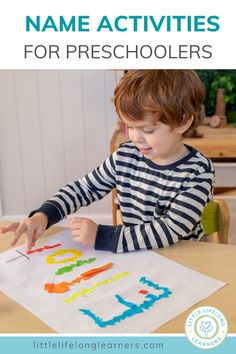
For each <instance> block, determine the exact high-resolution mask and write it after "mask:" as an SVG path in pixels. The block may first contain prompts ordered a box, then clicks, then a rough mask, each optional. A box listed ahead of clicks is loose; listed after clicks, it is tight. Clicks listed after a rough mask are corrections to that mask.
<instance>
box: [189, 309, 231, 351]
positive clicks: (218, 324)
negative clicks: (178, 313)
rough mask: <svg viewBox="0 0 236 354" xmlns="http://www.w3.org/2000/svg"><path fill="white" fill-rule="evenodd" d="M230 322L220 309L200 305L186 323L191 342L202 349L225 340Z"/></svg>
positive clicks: (210, 347)
mask: <svg viewBox="0 0 236 354" xmlns="http://www.w3.org/2000/svg"><path fill="white" fill-rule="evenodd" d="M227 329H228V324H227V321H226V318H225V316H224V315H223V313H222V312H220V311H219V310H218V309H216V308H214V307H210V306H204V307H198V308H196V309H195V310H194V311H192V312H191V313H190V315H189V316H188V318H187V320H186V323H185V333H186V336H187V337H188V339H189V340H190V342H191V343H192V344H193V345H195V346H196V347H198V348H201V349H212V348H215V347H216V346H218V345H219V344H221V343H222V342H223V340H224V339H225V337H226V335H227Z"/></svg>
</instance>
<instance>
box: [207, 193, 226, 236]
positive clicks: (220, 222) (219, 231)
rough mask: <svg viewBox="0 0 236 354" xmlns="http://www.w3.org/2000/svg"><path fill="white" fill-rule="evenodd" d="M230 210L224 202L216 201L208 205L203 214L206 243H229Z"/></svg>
mask: <svg viewBox="0 0 236 354" xmlns="http://www.w3.org/2000/svg"><path fill="white" fill-rule="evenodd" d="M229 221H230V217H229V208H228V205H227V204H226V202H225V201H224V200H220V199H214V200H213V201H211V202H210V203H209V204H207V205H206V206H205V208H204V210H203V214H202V226H203V229H204V231H205V238H204V241H205V242H213V243H228V231H229Z"/></svg>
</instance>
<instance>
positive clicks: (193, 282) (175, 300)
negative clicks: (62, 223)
mask: <svg viewBox="0 0 236 354" xmlns="http://www.w3.org/2000/svg"><path fill="white" fill-rule="evenodd" d="M38 248H41V250H38V251H37V252H32V253H31V254H27V253H26V251H25V246H20V247H17V248H14V249H11V250H9V251H6V252H4V253H1V254H0V289H1V290H2V291H3V292H4V293H6V294H7V295H8V296H9V297H11V298H12V299H13V300H14V301H16V302H18V303H19V304H21V305H22V306H23V307H25V308H27V309H28V310H30V311H31V312H32V313H34V314H35V315H36V316H37V317H39V318H40V319H41V320H42V321H44V322H45V323H46V324H47V325H48V326H50V327H51V328H53V329H54V330H55V331H57V332H59V333H149V332H151V331H153V330H154V329H156V328H158V327H160V326H161V325H163V324H164V323H166V322H167V321H169V320H171V319H173V318H174V317H176V316H178V315H179V314H181V313H182V312H183V311H185V310H187V309H188V308H189V307H191V306H193V305H194V304H196V303H198V302H199V301H200V300H202V299H204V298H205V297H207V296H209V295H210V294H212V293H213V292H215V291H216V290H218V289H219V288H221V287H223V286H224V285H225V283H223V282H221V281H218V280H215V279H213V278H210V277H208V276H206V275H203V274H201V273H199V272H196V271H194V270H191V269H188V268H186V267H184V266H182V265H180V264H178V263H176V262H173V261H171V260H168V259H167V258H165V257H163V256H161V255H159V254H157V253H155V252H152V251H139V252H132V253H127V254H119V255H117V254H113V253H110V252H103V251H95V250H93V249H90V248H87V247H85V246H81V245H78V244H76V243H75V242H73V241H72V240H71V234H70V231H69V230H65V231H63V232H60V233H58V234H55V235H53V236H51V237H49V238H46V239H42V240H41V241H39V242H38V243H37V246H36V249H38ZM103 268H104V269H103ZM94 269H95V270H94ZM98 269H99V270H98ZM91 270H92V271H91ZM92 273H93V274H92ZM91 274H92V275H93V276H92V275H91ZM78 279H79V280H78ZM46 284H54V285H55V284H56V285H57V286H56V288H57V289H58V284H60V285H59V289H60V290H61V291H62V292H60V293H57V292H48V290H47V289H55V286H54V287H52V286H50V285H46ZM183 330H184V329H183Z"/></svg>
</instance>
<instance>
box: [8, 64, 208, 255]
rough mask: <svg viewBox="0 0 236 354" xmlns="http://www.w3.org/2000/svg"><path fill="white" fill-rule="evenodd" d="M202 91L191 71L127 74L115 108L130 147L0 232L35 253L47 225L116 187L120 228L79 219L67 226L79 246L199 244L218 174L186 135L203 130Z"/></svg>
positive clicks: (121, 247) (119, 248)
mask: <svg viewBox="0 0 236 354" xmlns="http://www.w3.org/2000/svg"><path fill="white" fill-rule="evenodd" d="M204 93H205V92H204V87H203V85H202V83H201V81H200V79H199V78H198V76H197V74H196V73H195V72H194V71H192V70H130V71H128V72H127V73H126V74H125V75H124V76H123V78H122V79H121V80H120V82H119V83H118V85H117V87H116V89H115V94H114V103H115V107H116V111H117V113H118V115H119V117H120V119H121V120H122V121H123V122H124V123H125V124H126V125H127V127H128V131H129V138H130V142H127V143H124V144H122V145H121V146H120V147H119V148H118V149H117V151H115V152H114V153H113V154H112V155H111V156H110V157H108V158H107V159H106V160H105V162H104V163H103V164H101V165H100V166H99V167H97V168H95V169H94V170H93V172H91V173H89V174H88V175H86V176H85V177H83V178H82V179H79V180H78V181H75V182H71V183H69V184H68V185H67V186H66V187H65V188H63V189H61V190H60V191H59V192H58V193H57V194H56V195H55V196H54V197H53V198H51V199H49V200H47V201H46V202H45V203H44V204H43V205H42V206H41V207H40V208H39V209H37V210H35V211H33V212H31V213H30V216H29V217H28V218H27V219H25V220H23V221H22V222H20V223H13V224H11V225H9V226H7V227H5V228H2V229H1V232H2V233H5V232H8V231H14V232H15V236H14V238H13V239H12V241H11V245H12V246H14V245H15V244H16V242H17V241H18V240H19V238H20V237H21V235H22V234H24V233H25V234H26V236H27V249H28V250H30V249H31V247H32V246H34V245H35V242H36V240H37V239H38V238H39V237H40V236H41V235H42V234H43V232H44V231H45V230H46V229H47V228H48V227H50V226H51V225H53V224H55V223H57V222H58V221H60V220H61V219H63V218H64V217H65V216H66V215H68V214H72V213H74V212H75V211H76V210H78V209H79V208H80V207H81V206H87V205H89V204H90V203H92V202H94V201H96V200H98V199H101V198H103V197H104V196H105V195H106V194H107V193H109V192H110V191H111V190H112V189H113V188H116V190H117V195H118V199H119V204H120V209H121V212H122V216H123V225H118V226H106V225H97V224H96V223H95V222H93V221H92V220H90V219H85V218H78V217H75V218H74V219H72V221H71V224H70V227H71V230H72V235H73V238H74V240H75V241H76V242H78V243H84V244H86V245H89V246H91V247H95V249H97V250H106V251H112V252H128V251H133V250H140V249H150V248H158V247H165V246H169V245H172V244H174V243H176V242H178V241H179V240H181V239H185V240H189V239H191V240H201V239H202V237H203V236H204V232H203V229H202V227H201V215H202V211H203V208H204V206H205V205H206V204H207V203H208V202H209V201H210V200H211V199H212V186H213V180H214V168H213V165H212V163H211V161H210V160H209V159H207V158H206V157H205V156H203V155H202V154H201V153H200V152H198V151H197V150H195V149H194V148H192V147H190V146H187V145H184V144H183V142H182V137H183V135H184V134H187V133H189V132H191V131H192V130H193V129H194V128H196V127H197V126H198V125H199V123H200V112H201V105H202V104H203V101H204Z"/></svg>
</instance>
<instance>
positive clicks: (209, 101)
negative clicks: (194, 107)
mask: <svg viewBox="0 0 236 354" xmlns="http://www.w3.org/2000/svg"><path fill="white" fill-rule="evenodd" d="M196 72H197V73H198V75H199V77H200V79H201V80H202V82H203V84H204V86H205V89H206V100H205V107H206V113H207V115H208V116H211V115H213V114H214V112H215V103H216V94H217V89H218V88H223V89H224V90H225V103H226V104H227V112H229V111H235V110H236V70H196Z"/></svg>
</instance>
